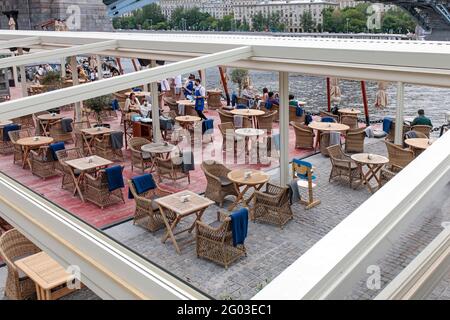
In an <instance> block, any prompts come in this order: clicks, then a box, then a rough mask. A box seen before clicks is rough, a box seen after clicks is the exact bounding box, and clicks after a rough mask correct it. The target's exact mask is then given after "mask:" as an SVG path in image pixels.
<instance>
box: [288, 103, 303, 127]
mask: <svg viewBox="0 0 450 320" xmlns="http://www.w3.org/2000/svg"><path fill="white" fill-rule="evenodd" d="M305 117H306V116H305V112H303V115H302V116H297V108H296V107H293V106H289V122H296V123H304V122H305Z"/></svg>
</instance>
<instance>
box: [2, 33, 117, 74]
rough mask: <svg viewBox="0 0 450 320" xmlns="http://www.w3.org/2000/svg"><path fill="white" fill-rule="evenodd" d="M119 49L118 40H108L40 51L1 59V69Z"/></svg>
mask: <svg viewBox="0 0 450 320" xmlns="http://www.w3.org/2000/svg"><path fill="white" fill-rule="evenodd" d="M116 47H117V41H116V40H108V41H103V42H97V43H90V44H85V45H81V46H73V47H69V48H62V49H55V50H51V51H40V52H35V53H30V54H27V55H24V56H16V57H8V58H3V59H0V69H2V68H8V67H12V66H20V65H26V64H30V63H36V62H40V61H49V60H52V59H59V58H62V57H69V56H72V55H75V56H76V55H83V54H86V53H96V52H102V51H103V50H108V49H115V48H116Z"/></svg>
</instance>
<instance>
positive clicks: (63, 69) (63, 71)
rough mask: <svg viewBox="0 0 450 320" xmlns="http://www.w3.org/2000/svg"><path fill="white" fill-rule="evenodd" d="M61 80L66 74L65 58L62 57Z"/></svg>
mask: <svg viewBox="0 0 450 320" xmlns="http://www.w3.org/2000/svg"><path fill="white" fill-rule="evenodd" d="M60 63H61V78H62V79H65V78H66V76H67V74H66V58H65V57H63V58H61V62H60Z"/></svg>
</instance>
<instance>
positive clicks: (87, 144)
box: [81, 132, 93, 155]
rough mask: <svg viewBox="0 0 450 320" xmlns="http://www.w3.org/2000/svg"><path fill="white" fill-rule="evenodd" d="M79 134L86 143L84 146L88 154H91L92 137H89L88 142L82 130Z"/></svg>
mask: <svg viewBox="0 0 450 320" xmlns="http://www.w3.org/2000/svg"><path fill="white" fill-rule="evenodd" d="M81 136H82V137H83V141H84V143H85V144H86V147H87V148H88V151H89V154H91V155H92V149H91V142H92V140H93V139H91V142H89V141H88V140H87V138H86V134H85V133H83V132H82V133H81Z"/></svg>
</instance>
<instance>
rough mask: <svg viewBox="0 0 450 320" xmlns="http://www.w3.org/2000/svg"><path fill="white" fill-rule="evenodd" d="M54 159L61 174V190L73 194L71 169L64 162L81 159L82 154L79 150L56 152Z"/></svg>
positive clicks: (73, 185)
mask: <svg viewBox="0 0 450 320" xmlns="http://www.w3.org/2000/svg"><path fill="white" fill-rule="evenodd" d="M56 158H57V159H58V162H59V168H60V170H61V173H62V181H61V188H62V189H65V190H69V191H71V192H73V191H74V189H75V183H74V181H73V178H72V168H71V167H69V166H68V165H67V164H66V161H68V160H75V159H79V158H83V152H82V150H81V148H70V149H64V150H59V151H56Z"/></svg>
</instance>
